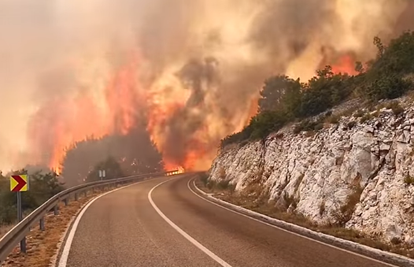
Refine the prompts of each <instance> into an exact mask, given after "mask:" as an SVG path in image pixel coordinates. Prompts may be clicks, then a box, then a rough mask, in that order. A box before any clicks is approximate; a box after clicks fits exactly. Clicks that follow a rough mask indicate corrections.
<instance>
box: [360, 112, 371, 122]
mask: <svg viewBox="0 0 414 267" xmlns="http://www.w3.org/2000/svg"><path fill="white" fill-rule="evenodd" d="M372 118H373V116H372V115H371V114H370V113H367V114H365V115H364V116H363V117H362V118H361V120H360V122H361V123H364V122H366V121H369V120H371V119H372Z"/></svg>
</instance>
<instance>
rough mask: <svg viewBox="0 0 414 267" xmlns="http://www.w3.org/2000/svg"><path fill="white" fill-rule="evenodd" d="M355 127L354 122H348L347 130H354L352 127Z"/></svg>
mask: <svg viewBox="0 0 414 267" xmlns="http://www.w3.org/2000/svg"><path fill="white" fill-rule="evenodd" d="M355 125H356V121H350V122H348V125H347V126H348V129H349V130H351V129H352V128H354V126H355Z"/></svg>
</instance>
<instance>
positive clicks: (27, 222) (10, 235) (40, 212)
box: [0, 170, 178, 264]
mask: <svg viewBox="0 0 414 267" xmlns="http://www.w3.org/2000/svg"><path fill="white" fill-rule="evenodd" d="M174 174H178V171H177V170H174V171H169V172H158V173H149V174H141V175H133V176H127V177H122V178H116V179H108V180H103V181H96V182H90V183H85V184H81V185H78V186H74V187H72V188H69V189H66V190H64V191H62V192H60V193H58V194H56V195H54V196H53V197H51V198H50V199H49V200H47V201H46V202H45V203H43V204H42V205H41V206H40V207H38V208H37V209H35V210H34V211H33V212H32V213H30V214H29V215H27V216H26V217H25V218H24V219H23V220H22V221H21V222H19V223H18V224H17V225H16V226H14V227H13V228H12V229H11V230H10V231H9V232H7V234H6V235H4V236H3V237H2V238H1V239H0V264H1V263H2V262H3V261H4V260H5V259H6V258H7V257H8V255H9V254H10V253H11V252H12V251H13V249H14V248H15V247H16V245H17V244H19V242H23V240H25V238H26V235H27V233H29V232H30V228H31V227H33V226H34V225H35V224H37V223H39V227H40V230H42V231H44V230H45V221H44V216H45V215H46V214H47V213H48V212H50V211H52V210H53V212H54V214H55V215H57V214H59V211H58V204H59V203H60V202H61V201H63V202H64V204H65V206H66V205H68V203H69V198H71V197H74V199H75V201H77V200H78V197H79V194H81V193H85V195H86V193H87V191H89V190H91V189H96V188H100V187H103V188H105V187H106V186H111V185H116V186H118V185H123V184H127V183H130V182H134V181H139V180H142V179H143V178H153V177H159V176H164V175H165V176H170V175H174ZM22 252H24V251H22Z"/></svg>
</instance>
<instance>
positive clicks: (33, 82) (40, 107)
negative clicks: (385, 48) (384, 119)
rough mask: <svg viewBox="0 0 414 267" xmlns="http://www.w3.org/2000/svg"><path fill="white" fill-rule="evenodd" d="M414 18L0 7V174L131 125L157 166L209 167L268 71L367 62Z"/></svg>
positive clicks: (380, 10)
mask: <svg viewBox="0 0 414 267" xmlns="http://www.w3.org/2000/svg"><path fill="white" fill-rule="evenodd" d="M413 10H414V5H413V3H412V1H410V0H394V1H389V0H365V1H360V0H307V1H302V0H263V1H255V0H192V1H189V0H123V1H118V2H115V1H110V0H89V1H80V0H72V1H67V0H55V1H30V0H2V1H0V39H1V40H2V42H0V60H1V61H0V62H1V63H0V92H1V95H0V109H1V110H0V111H1V112H0V121H1V123H2V128H1V129H0V169H4V168H7V169H9V168H12V167H18V166H21V165H24V164H27V163H30V164H46V165H48V166H50V167H52V168H59V164H60V163H61V161H62V159H63V158H64V154H65V149H66V148H68V147H70V146H72V145H73V144H75V143H77V142H80V141H83V140H85V139H86V138H94V139H100V138H103V137H105V136H108V135H114V134H116V135H119V134H127V133H129V132H130V131H131V129H133V128H134V126H136V125H137V123H138V121H139V120H140V119H141V120H142V121H146V122H148V123H147V126H146V128H147V131H148V132H149V134H150V136H151V139H152V140H153V141H154V142H155V143H156V145H157V148H158V149H159V151H160V152H161V153H162V155H163V158H164V161H165V163H166V164H167V168H169V167H171V168H172V167H175V166H183V167H185V168H187V169H202V168H205V167H208V165H209V164H210V160H211V159H212V157H214V155H215V153H216V149H217V145H218V142H219V140H220V139H221V138H223V137H224V136H226V135H228V134H231V133H233V132H235V131H239V130H240V129H241V128H242V127H243V126H244V125H245V124H246V122H248V121H249V118H250V117H251V116H252V115H253V114H254V112H255V105H256V103H255V102H256V100H257V97H258V92H259V90H260V87H261V84H262V82H263V81H264V80H265V79H266V78H267V77H269V76H270V75H274V74H282V73H285V74H287V75H289V76H292V77H300V78H301V79H303V80H306V79H309V78H311V77H312V76H313V75H314V73H315V70H316V69H317V68H318V67H320V65H321V64H322V62H323V64H325V63H326V64H332V65H335V64H337V65H340V64H342V63H343V62H348V60H346V58H345V60H344V57H347V58H351V59H354V60H355V59H358V60H360V61H366V60H369V59H371V58H372V57H373V56H375V53H376V51H375V48H374V46H373V44H372V39H373V37H374V36H380V37H381V38H383V39H385V40H387V39H389V38H391V37H395V36H396V35H398V34H399V33H401V31H403V30H407V29H412V27H413V26H414V17H413V16H412V15H411V14H412V11H413ZM327 51H328V52H327ZM338 69H341V70H343V69H345V70H346V68H345V67H343V66H342V67H341V66H340V67H338ZM137 120H138V121H137ZM137 138H138V137H137ZM131 142H133V141H131Z"/></svg>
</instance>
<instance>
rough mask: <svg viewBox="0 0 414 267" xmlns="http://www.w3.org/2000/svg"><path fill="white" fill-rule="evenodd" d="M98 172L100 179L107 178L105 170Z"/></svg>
mask: <svg viewBox="0 0 414 267" xmlns="http://www.w3.org/2000/svg"><path fill="white" fill-rule="evenodd" d="M98 172H99V178H100V180H103V178H105V170H99V171H98Z"/></svg>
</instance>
